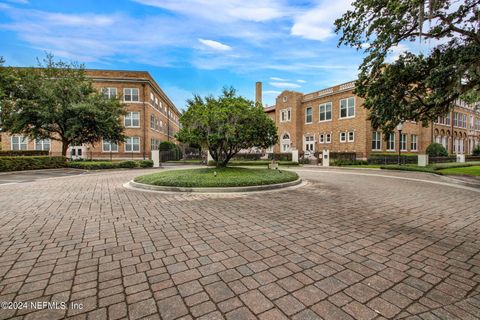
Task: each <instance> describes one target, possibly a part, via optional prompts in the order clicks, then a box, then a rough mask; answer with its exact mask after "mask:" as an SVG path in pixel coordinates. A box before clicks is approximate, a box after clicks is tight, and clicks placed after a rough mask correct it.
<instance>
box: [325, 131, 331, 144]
mask: <svg viewBox="0 0 480 320" xmlns="http://www.w3.org/2000/svg"><path fill="white" fill-rule="evenodd" d="M331 142H332V135H331V134H330V133H327V135H326V136H325V143H331Z"/></svg>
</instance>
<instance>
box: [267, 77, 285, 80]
mask: <svg viewBox="0 0 480 320" xmlns="http://www.w3.org/2000/svg"><path fill="white" fill-rule="evenodd" d="M270 80H273V81H288V79H283V78H278V77H270Z"/></svg>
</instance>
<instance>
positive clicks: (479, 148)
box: [472, 144, 480, 156]
mask: <svg viewBox="0 0 480 320" xmlns="http://www.w3.org/2000/svg"><path fill="white" fill-rule="evenodd" d="M472 155H474V156H480V144H477V146H476V147H475V148H474V149H473V151H472Z"/></svg>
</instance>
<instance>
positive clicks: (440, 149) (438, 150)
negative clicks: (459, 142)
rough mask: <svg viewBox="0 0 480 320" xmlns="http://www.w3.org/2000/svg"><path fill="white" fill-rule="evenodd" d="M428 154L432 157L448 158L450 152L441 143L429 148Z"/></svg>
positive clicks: (431, 145)
mask: <svg viewBox="0 0 480 320" xmlns="http://www.w3.org/2000/svg"><path fill="white" fill-rule="evenodd" d="M427 154H428V155H429V156H430V157H448V152H447V150H446V149H445V147H444V146H442V145H441V144H440V143H436V142H434V143H432V144H430V145H429V146H428V147H427Z"/></svg>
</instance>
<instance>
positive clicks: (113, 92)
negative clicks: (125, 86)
mask: <svg viewBox="0 0 480 320" xmlns="http://www.w3.org/2000/svg"><path fill="white" fill-rule="evenodd" d="M102 94H103V96H104V97H105V98H108V99H116V98H117V88H112V87H108V88H102Z"/></svg>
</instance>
